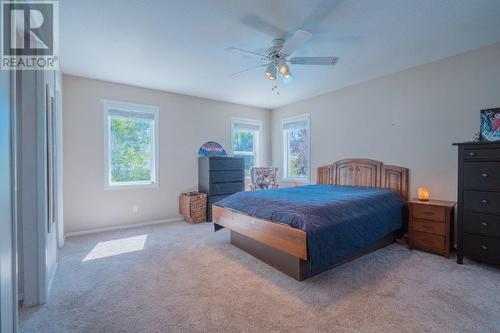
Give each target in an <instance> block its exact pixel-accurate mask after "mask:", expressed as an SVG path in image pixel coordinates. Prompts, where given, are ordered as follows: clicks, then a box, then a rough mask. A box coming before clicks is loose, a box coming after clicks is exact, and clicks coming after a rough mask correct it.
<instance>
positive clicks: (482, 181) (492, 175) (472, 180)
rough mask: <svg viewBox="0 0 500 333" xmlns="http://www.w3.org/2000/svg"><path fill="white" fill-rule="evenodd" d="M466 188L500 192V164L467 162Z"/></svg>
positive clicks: (465, 171)
mask: <svg viewBox="0 0 500 333" xmlns="http://www.w3.org/2000/svg"><path fill="white" fill-rule="evenodd" d="M464 187H465V188H474V189H491V190H500V162H465V163H464Z"/></svg>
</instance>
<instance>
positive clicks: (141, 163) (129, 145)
mask: <svg viewBox="0 0 500 333" xmlns="http://www.w3.org/2000/svg"><path fill="white" fill-rule="evenodd" d="M103 105H104V112H105V125H106V126H105V154H106V155H105V159H104V160H105V162H106V186H107V187H111V188H123V187H141V186H146V187H148V186H157V185H158V160H159V158H158V108H157V107H152V106H147V105H138V104H131V103H123V102H113V101H103Z"/></svg>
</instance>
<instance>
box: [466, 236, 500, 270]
mask: <svg viewBox="0 0 500 333" xmlns="http://www.w3.org/2000/svg"><path fill="white" fill-rule="evenodd" d="M463 251H464V254H465V255H468V256H471V257H473V258H475V259H479V260H482V261H486V262H489V263H494V264H500V240H497V239H494V238H490V237H485V236H477V235H471V234H468V233H464V239H463Z"/></svg>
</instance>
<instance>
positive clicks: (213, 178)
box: [210, 170, 245, 183]
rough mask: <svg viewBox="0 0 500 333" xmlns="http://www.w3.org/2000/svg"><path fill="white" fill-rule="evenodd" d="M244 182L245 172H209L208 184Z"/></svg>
mask: <svg viewBox="0 0 500 333" xmlns="http://www.w3.org/2000/svg"><path fill="white" fill-rule="evenodd" d="M244 180H245V171H243V170H237V171H210V183H228V182H242V181H244Z"/></svg>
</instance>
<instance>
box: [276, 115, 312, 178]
mask: <svg viewBox="0 0 500 333" xmlns="http://www.w3.org/2000/svg"><path fill="white" fill-rule="evenodd" d="M296 121H305V122H306V124H307V129H308V134H309V135H308V136H307V146H308V147H309V149H308V151H307V175H306V177H305V178H297V177H288V165H287V161H288V146H287V140H286V138H285V131H284V130H283V127H284V125H286V124H289V123H294V122H296ZM285 151H286V152H287V155H286V156H285ZM281 159H282V163H281V165H282V166H283V172H282V175H283V177H282V178H281V181H283V182H299V183H305V184H309V183H310V182H311V116H310V114H309V113H304V114H301V115H298V116H293V117H289V118H283V119H281Z"/></svg>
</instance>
